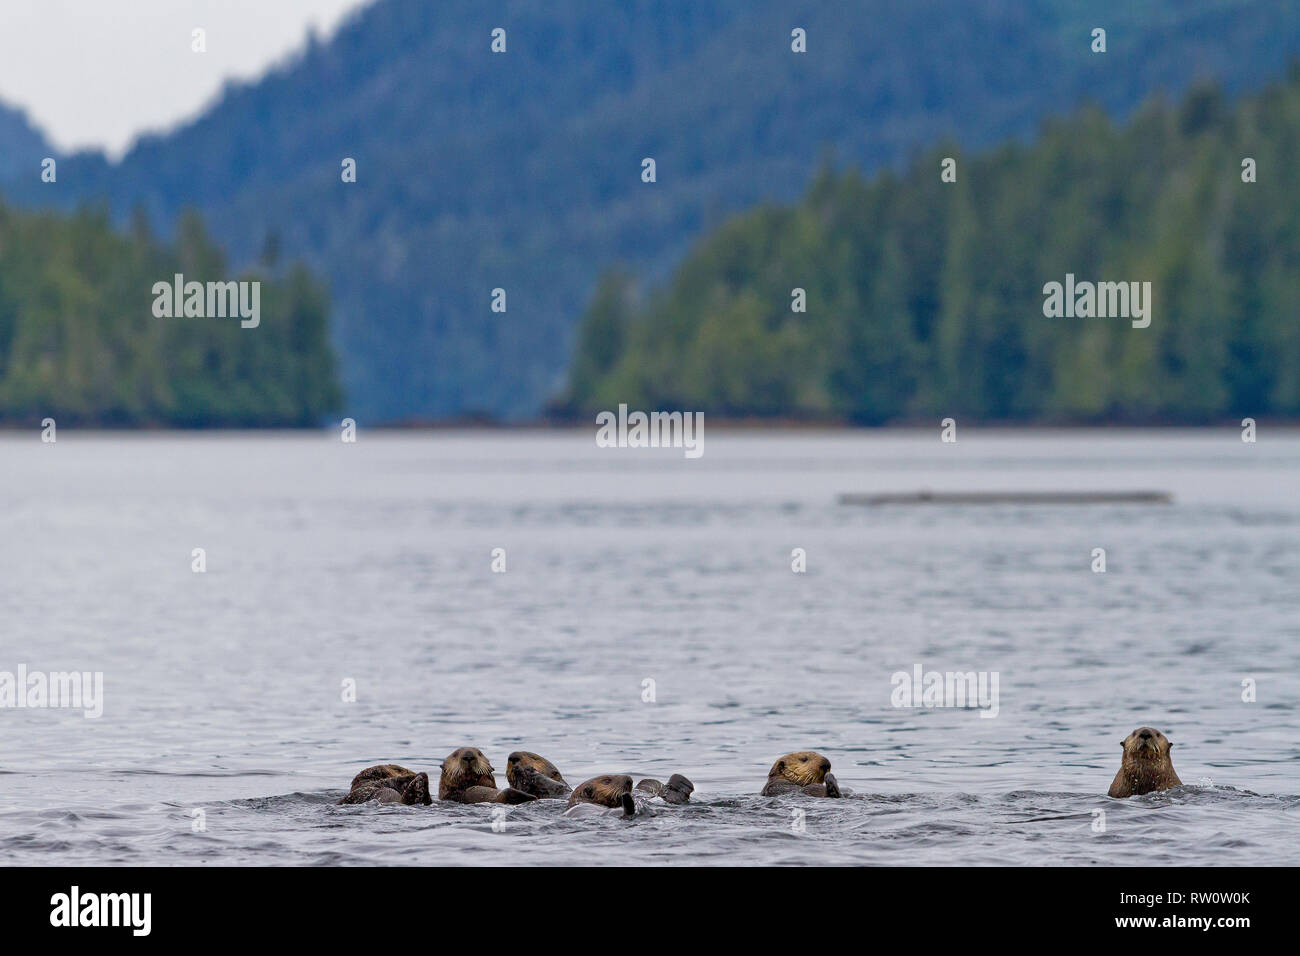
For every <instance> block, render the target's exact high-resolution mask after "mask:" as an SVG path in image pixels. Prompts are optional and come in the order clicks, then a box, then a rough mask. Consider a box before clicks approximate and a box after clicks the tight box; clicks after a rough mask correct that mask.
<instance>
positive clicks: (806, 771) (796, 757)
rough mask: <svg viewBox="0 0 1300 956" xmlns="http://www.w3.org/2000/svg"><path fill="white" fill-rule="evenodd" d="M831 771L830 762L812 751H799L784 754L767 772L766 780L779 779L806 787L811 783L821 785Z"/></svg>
mask: <svg viewBox="0 0 1300 956" xmlns="http://www.w3.org/2000/svg"><path fill="white" fill-rule="evenodd" d="M830 769H831V762H830V761H829V760H827V759H826V758H825V757H823V756H822V755H821V754H819V753H817V752H816V751H814V750H800V751H797V752H796V753H792V754H786V755H785V756H784V757H782V758H781V759H780V760H778V761H777V762H776V763H774V764H772V769H771V770H769V771H768V772H767V776H768V779H769V780H770V779H771V778H772V777H780V778H782V779H784V780H789V781H790V782H791V783H794V784H798V785H799V786H801V787H806V786H808V785H809V784H812V783H822V782H824V781H825V779H826V774H827V773H828V772H829V771H830Z"/></svg>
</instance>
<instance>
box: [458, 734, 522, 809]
mask: <svg viewBox="0 0 1300 956" xmlns="http://www.w3.org/2000/svg"><path fill="white" fill-rule="evenodd" d="M438 799H439V800H448V801H451V802H452V803H527V802H528V801H530V800H536V799H537V798H536V797H534V796H533V795H532V794H531V793H524V792H523V791H522V790H516V789H515V788H514V787H506V788H505V789H504V790H498V789H497V780H496V777H494V776H492V764H490V763H488V759H487V757H485V756H483V751H481V750H479V749H478V748H477V747H461V748H459V749H457V750H453V751H452V752H451V754H449V755H448V757H447V759H446V760H444V761H443V762H442V777H441V779H439V781H438Z"/></svg>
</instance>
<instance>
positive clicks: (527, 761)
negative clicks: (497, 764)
mask: <svg viewBox="0 0 1300 956" xmlns="http://www.w3.org/2000/svg"><path fill="white" fill-rule="evenodd" d="M526 770H536V771H537V772H538V773H539V774H541V775H542V776H543V777H549V778H550V779H551V780H556V781H558V782H560V783H562V784H564V786H566V787H567V786H568V783H567V782H566V781H565V779H564V778H563V777H562V776H560V770H559V768H558V767H556V766H555V764H553V763H551V762H550V761H549V760H547V759H546V758H545V757H541V756H538V755H537V754H533V753H529V752H528V751H526V750H516V751H515V752H514V753H512V754H511V755H510V756H509V757H507V758H506V779H507V780H508V781H510V786H512V787H518V786H519V784H518V783H516V779H517V778H520V777H522V776H524V774H523V771H526ZM521 789H522V788H521Z"/></svg>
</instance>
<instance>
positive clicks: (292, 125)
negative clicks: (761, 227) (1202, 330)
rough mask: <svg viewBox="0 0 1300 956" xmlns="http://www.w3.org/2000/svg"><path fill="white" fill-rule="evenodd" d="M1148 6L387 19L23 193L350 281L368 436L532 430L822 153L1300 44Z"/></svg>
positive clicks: (1206, 71) (14, 189) (1034, 117)
mask: <svg viewBox="0 0 1300 956" xmlns="http://www.w3.org/2000/svg"><path fill="white" fill-rule="evenodd" d="M1132 6H1134V5H1132V4H1130V3H1127V2H1120V0H1109V2H1103V3H1093V4H1086V5H1085V4H1080V3H1075V2H1068V3H1067V2H1063V0H1031V2H1028V3H1026V2H1023V0H991V2H988V3H984V4H980V5H978V6H976V5H975V4H968V3H953V2H938V0H912V2H909V3H905V4H899V3H893V2H884V0H881V2H862V3H843V4H836V3H815V4H814V3H810V4H790V3H787V2H778V0H752V2H749V3H741V2H722V0H662V2H656V3H644V2H642V3H632V4H622V5H614V4H609V3H607V2H603V0H564V2H553V3H550V4H547V5H545V8H544V9H543V8H541V6H540V5H537V4H532V3H524V2H497V3H492V2H469V0H449V2H445V3H440V4H437V5H434V4H430V3H427V2H424V0H380V2H379V3H377V4H375V5H374V6H372V7H368V8H366V9H364V10H362V11H360V12H359V14H357V15H356V16H354V17H353V18H352V19H351V20H350V21H349V22H348V23H347V24H346V25H345V26H344V27H343V28H342V29H341V30H340V31H339V32H338V34H337V35H336V36H335V37H334V38H333V39H331V40H330V41H329V42H328V43H325V44H316V45H313V46H311V47H310V48H308V49H307V50H305V51H304V52H303V54H302V55H301V56H300V57H299V58H298V59H296V60H295V61H294V62H292V63H291V64H289V65H287V66H286V67H283V68H281V69H279V70H277V71H276V72H274V73H273V74H271V75H268V76H267V77H265V78H264V79H262V80H261V81H259V82H257V83H255V84H252V85H245V86H239V87H234V88H231V89H230V90H228V91H227V93H226V95H225V96H224V97H223V98H222V100H221V101H220V102H219V103H217V104H216V105H215V106H214V107H213V109H212V110H210V111H209V112H208V113H207V114H205V115H204V116H203V117H201V118H200V119H199V120H197V121H196V122H194V123H192V124H190V125H188V126H186V127H185V128H183V129H179V130H177V131H175V132H173V133H170V134H168V135H165V136H160V137H152V138H149V139H147V140H144V141H142V142H140V143H139V144H138V145H137V146H136V148H135V149H133V150H132V151H131V153H129V154H128V155H127V156H126V157H125V158H124V160H123V161H122V162H121V163H120V164H118V165H110V164H108V163H107V162H105V161H104V159H103V158H102V157H99V156H93V155H83V156H78V157H72V158H69V159H68V160H67V161H66V162H64V163H62V164H61V165H60V176H59V183H58V185H57V187H47V188H42V187H41V186H40V185H39V184H38V183H36V182H35V181H34V178H28V179H26V180H23V181H22V182H21V183H18V184H12V183H11V184H10V185H9V186H8V187H7V190H6V191H7V192H8V193H9V194H11V195H12V196H13V197H14V198H15V200H16V201H21V202H27V203H32V202H46V203H58V204H64V205H71V204H75V203H78V202H80V201H83V200H86V199H96V198H100V197H103V198H105V199H107V201H108V202H109V204H110V208H111V209H112V211H113V213H114V215H115V216H117V217H119V219H123V218H124V217H125V216H126V215H128V213H129V211H130V209H131V208H132V206H133V205H136V204H140V205H142V206H143V207H144V208H146V209H147V210H148V211H149V212H150V213H151V215H152V216H153V217H154V219H155V222H156V224H157V225H158V226H159V228H163V229H166V228H169V227H170V223H171V222H172V221H173V220H174V219H175V217H176V215H177V214H178V212H179V211H180V210H181V209H182V208H183V207H185V206H186V205H196V206H198V207H199V209H200V210H201V211H202V213H203V215H204V218H205V220H206V221H207V222H208V223H209V225H210V228H211V230H212V232H213V234H214V235H215V236H216V237H217V238H218V239H219V240H221V241H222V242H223V243H225V244H226V246H227V247H228V249H229V252H230V255H231V258H232V261H234V262H236V263H239V262H247V261H249V260H251V259H252V258H253V257H255V256H256V255H257V254H258V252H259V251H260V250H261V248H262V247H263V244H264V243H265V240H266V237H267V236H268V234H275V235H277V236H278V237H279V239H280V241H281V243H282V246H283V249H284V252H285V254H286V255H288V256H290V257H297V256H302V257H304V258H306V259H307V261H308V262H309V263H310V264H311V265H312V266H313V267H315V268H316V269H317V270H318V271H319V272H320V273H322V274H324V275H325V276H327V277H328V279H329V281H330V283H331V287H332V292H333V300H334V303H335V316H334V338H335V342H336V344H337V347H338V350H339V355H340V360H341V362H342V366H343V373H344V379H345V382H346V385H347V388H348V394H349V404H348V410H349V412H350V413H351V414H354V415H356V416H357V417H359V418H361V419H362V420H369V421H375V420H377V419H394V418H428V417H438V416H447V415H456V414H462V413H473V412H488V413H491V414H495V415H500V416H506V417H518V416H526V415H530V414H534V413H535V412H536V411H537V410H538V409H539V408H540V406H541V404H542V403H543V402H544V401H545V400H546V399H547V397H548V396H550V395H552V394H554V392H555V391H556V390H557V388H558V387H559V386H560V385H561V383H562V381H563V378H564V372H565V368H566V365H567V362H568V358H569V355H570V351H571V347H572V342H573V330H574V325H575V322H576V321H577V318H578V317H579V316H580V315H581V313H582V312H583V310H584V309H585V307H586V305H587V303H588V299H589V297H590V295H591V292H592V288H593V284H594V280H595V277H596V276H597V275H598V274H599V272H600V271H601V270H602V269H603V268H605V267H607V266H609V265H611V264H614V263H620V262H623V263H627V264H628V265H629V266H630V267H632V268H633V269H634V270H635V271H636V272H637V273H638V274H639V275H643V276H647V277H652V278H653V277H656V276H663V275H665V274H666V273H667V270H668V269H669V268H671V266H672V265H673V264H674V263H675V262H677V261H678V260H680V258H681V257H682V256H683V255H684V254H685V253H686V251H687V249H688V248H689V246H690V244H691V243H692V242H693V241H694V240H695V239H696V238H698V237H699V236H701V235H702V234H703V233H705V232H706V231H708V230H709V229H711V228H712V227H714V226H716V225H717V224H719V223H720V222H721V221H722V220H723V219H724V218H725V217H726V216H727V215H728V214H730V213H732V212H735V211H737V210H740V209H744V208H747V207H749V206H752V205H754V204H755V203H758V202H761V201H764V200H791V199H793V198H795V197H796V196H798V195H799V194H800V193H801V192H802V191H803V189H804V188H805V186H806V185H807V182H808V180H809V177H810V176H811V174H812V172H813V171H814V170H815V169H816V167H817V165H818V163H819V162H820V161H822V160H823V159H824V157H825V156H826V155H827V151H828V149H832V150H833V153H834V156H835V158H836V160H837V162H839V163H843V164H851V165H854V166H860V167H863V168H866V169H871V168H874V167H878V166H881V165H895V166H897V165H899V164H901V163H902V162H903V161H904V160H905V159H906V158H907V157H908V156H909V155H911V154H913V153H914V152H915V151H916V150H918V149H920V148H922V147H926V146H929V145H931V144H933V143H934V142H935V141H937V140H939V139H941V138H943V137H951V138H953V139H955V140H957V141H959V142H961V143H962V144H963V145H965V146H968V147H969V146H981V145H985V144H988V143H992V142H995V141H998V140H1001V139H1003V138H1006V137H1012V136H1024V135H1027V134H1029V133H1032V132H1033V131H1034V129H1035V128H1036V127H1037V125H1038V124H1039V122H1040V121H1041V120H1042V119H1043V118H1044V117H1045V116H1048V115H1052V114H1057V113H1062V112H1065V111H1068V110H1070V109H1072V108H1073V107H1075V106H1076V105H1077V104H1078V102H1079V101H1080V100H1082V99H1091V100H1095V101H1096V102H1098V103H1100V104H1101V105H1102V106H1104V107H1105V108H1106V109H1107V110H1109V111H1111V112H1113V113H1117V114H1123V113H1126V112H1128V111H1129V110H1131V109H1132V108H1133V107H1135V106H1136V105H1137V103H1138V102H1139V101H1141V100H1142V99H1143V98H1144V97H1146V96H1147V95H1148V94H1149V93H1150V92H1151V91H1153V90H1155V89H1166V90H1169V91H1170V92H1177V91H1179V90H1181V89H1182V88H1183V87H1185V86H1186V85H1187V84H1188V83H1189V82H1190V81H1191V80H1192V79H1193V78H1195V77H1197V76H1200V75H1212V76H1217V77H1221V78H1222V79H1223V80H1224V81H1225V83H1226V85H1227V87H1228V88H1229V89H1241V88H1250V87H1254V86H1256V85H1258V84H1260V83H1262V82H1263V81H1264V80H1265V79H1267V78H1269V77H1271V76H1273V75H1275V74H1277V73H1278V72H1280V70H1281V68H1282V65H1283V63H1284V62H1285V60H1286V58H1287V55H1288V54H1289V53H1292V52H1295V51H1298V50H1300V36H1298V34H1297V23H1298V22H1300V17H1298V16H1297V9H1298V8H1300V4H1297V3H1296V2H1294V0H1287V2H1284V3H1277V4H1263V5H1261V4H1250V3H1247V2H1245V0H1187V2H1183V3H1177V4H1175V3H1173V2H1163V3H1153V4H1148V5H1145V6H1142V5H1138V6H1142V9H1140V10H1137V11H1130V9H1129V8H1130V7H1132ZM1093 25H1101V26H1105V27H1106V28H1107V30H1108V41H1109V42H1108V48H1109V49H1108V52H1107V53H1105V54H1093V53H1091V52H1090V50H1089V36H1088V33H1089V30H1090V29H1091V26H1093ZM497 26H503V27H505V28H506V29H507V30H508V52H507V53H506V54H505V55H493V54H492V53H491V52H490V51H489V36H490V32H491V30H492V28H494V27H497ZM794 26H800V27H804V28H806V29H807V31H808V46H809V52H808V53H806V54H799V55H797V54H794V53H792V52H791V51H790V30H791V28H792V27H794ZM646 156H651V157H654V158H655V160H656V162H657V167H658V168H657V173H658V181H657V182H656V183H653V184H646V183H643V182H641V179H640V173H641V160H642V158H643V157H646ZM343 157H354V158H355V159H356V160H357V165H358V180H359V181H358V182H357V183H355V184H344V183H342V182H340V176H339V171H340V161H341V160H342V159H343ZM23 168H27V167H26V165H25V164H24V167H23ZM496 287H502V288H504V289H506V292H507V297H508V298H507V302H508V311H507V312H506V313H505V314H497V313H493V312H492V311H491V310H490V301H491V290H492V289H493V288H496Z"/></svg>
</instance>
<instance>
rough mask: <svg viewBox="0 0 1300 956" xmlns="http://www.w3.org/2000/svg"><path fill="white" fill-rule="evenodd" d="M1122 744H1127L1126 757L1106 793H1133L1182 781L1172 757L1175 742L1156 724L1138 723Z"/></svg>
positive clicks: (1125, 745)
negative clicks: (1140, 725)
mask: <svg viewBox="0 0 1300 956" xmlns="http://www.w3.org/2000/svg"><path fill="white" fill-rule="evenodd" d="M1120 746H1121V747H1123V748H1124V757H1123V759H1122V760H1121V761H1120V765H1119V773H1117V774H1115V780H1114V782H1113V783H1112V784H1111V785H1110V790H1109V791H1108V792H1107V794H1106V796H1108V797H1131V796H1133V795H1134V794H1143V793H1152V792H1154V791H1156V790H1168V789H1169V788H1170V787H1181V786H1182V785H1183V782H1182V781H1181V780H1179V779H1178V774H1176V773H1174V763H1173V761H1172V760H1170V759H1169V751H1170V749H1171V748H1172V747H1173V744H1171V743H1170V742H1169V738H1167V737H1166V736H1165V735H1164V734H1162V733H1161V732H1160V731H1158V730H1156V729H1155V728H1154V727H1139V728H1138V729H1137V730H1135V731H1133V733H1131V734H1129V735H1128V736H1127V737H1125V738H1124V740H1123V742H1121V743H1120Z"/></svg>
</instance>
